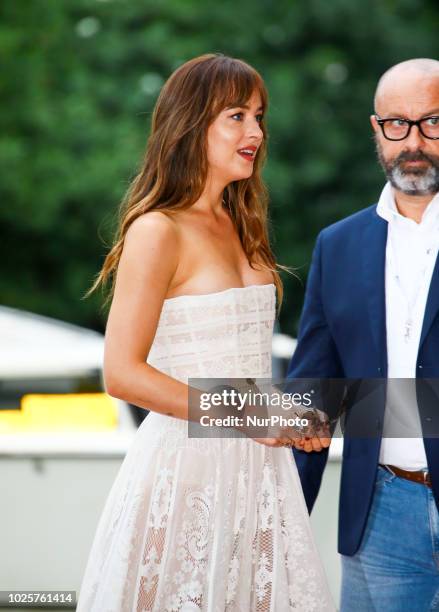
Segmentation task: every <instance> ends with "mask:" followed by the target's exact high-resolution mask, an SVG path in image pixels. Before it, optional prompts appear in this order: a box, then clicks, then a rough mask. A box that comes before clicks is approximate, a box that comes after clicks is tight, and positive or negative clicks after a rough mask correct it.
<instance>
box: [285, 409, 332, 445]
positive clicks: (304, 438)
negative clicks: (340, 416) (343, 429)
mask: <svg viewBox="0 0 439 612" xmlns="http://www.w3.org/2000/svg"><path fill="white" fill-rule="evenodd" d="M300 417H301V418H302V419H307V420H308V422H309V424H308V426H307V427H306V428H304V429H303V430H302V432H301V434H302V435H301V436H300V437H294V438H293V444H292V446H294V448H296V449H297V450H302V451H305V452H307V453H310V452H312V451H316V452H320V451H322V450H323V449H324V448H329V445H330V444H331V431H330V427H329V421H328V418H327V416H326V414H325V413H324V412H322V411H321V410H318V409H317V408H314V409H312V410H307V411H306V412H304V413H302V414H301V415H300Z"/></svg>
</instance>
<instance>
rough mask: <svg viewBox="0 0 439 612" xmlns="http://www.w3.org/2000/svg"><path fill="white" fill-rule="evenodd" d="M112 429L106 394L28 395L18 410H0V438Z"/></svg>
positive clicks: (112, 405) (112, 406)
mask: <svg viewBox="0 0 439 612" xmlns="http://www.w3.org/2000/svg"><path fill="white" fill-rule="evenodd" d="M115 427H117V405H116V402H115V401H114V399H113V398H111V397H110V396H109V395H107V394H106V393H75V394H52V393H51V394H44V395H43V394H38V395H37V394H29V395H23V397H22V398H21V410H0V434H2V433H18V432H36V431H38V432H43V431H44V432H52V431H64V432H72V431H103V430H108V429H114V428H115Z"/></svg>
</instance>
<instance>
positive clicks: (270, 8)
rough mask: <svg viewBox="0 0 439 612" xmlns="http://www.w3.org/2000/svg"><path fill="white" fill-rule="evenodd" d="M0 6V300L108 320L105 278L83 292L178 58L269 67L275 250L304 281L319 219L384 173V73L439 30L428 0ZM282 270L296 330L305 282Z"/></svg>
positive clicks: (341, 210) (286, 317)
mask: <svg viewBox="0 0 439 612" xmlns="http://www.w3.org/2000/svg"><path fill="white" fill-rule="evenodd" d="M0 16H1V20H0V58H2V59H1V60H0V61H1V68H2V70H1V73H2V79H1V83H0V95H1V100H2V105H1V112H0V126H1V138H0V168H1V175H2V176H1V184H0V197H1V202H2V205H1V208H0V227H1V234H0V236H1V240H0V255H1V258H2V261H3V263H4V264H5V263H6V262H8V265H3V268H2V274H1V281H0V283H1V284H0V302H1V303H3V304H7V305H12V306H16V307H21V308H25V309H29V310H33V311H36V312H41V313H43V314H47V315H50V316H55V317H58V318H61V319H66V320H69V321H73V322H77V323H79V324H83V325H87V326H90V327H95V328H98V329H101V330H102V329H103V327H104V314H103V313H102V312H101V311H100V310H99V304H100V302H101V298H100V294H99V293H97V294H96V295H95V296H94V297H92V298H90V299H88V300H81V296H82V295H83V294H84V293H85V291H86V290H87V289H88V287H89V286H90V284H91V282H92V279H93V277H94V275H95V274H96V273H97V271H98V270H99V268H100V265H101V263H102V261H103V257H104V254H105V251H106V246H105V243H106V244H107V245H108V244H109V243H110V242H111V238H112V232H113V230H114V219H115V214H116V212H117V208H118V203H119V201H120V199H121V197H122V195H123V193H124V192H125V190H126V187H127V185H128V183H129V180H130V178H131V177H132V175H133V174H134V172H135V170H136V167H137V165H138V163H139V161H140V159H141V157H142V153H143V150H144V148H145V142H146V139H147V135H148V123H149V117H150V113H151V110H152V108H153V105H154V101H155V99H156V96H157V93H158V91H159V89H160V87H161V85H162V83H163V82H164V80H165V79H166V78H167V77H168V76H169V74H170V73H171V72H172V70H173V69H175V68H176V67H177V66H178V65H179V64H181V63H182V62H183V61H185V60H187V59H189V58H191V57H193V56H195V55H199V54H201V53H206V52H223V53H226V54H229V55H232V56H237V57H241V58H243V59H245V60H247V61H248V62H250V63H251V64H253V65H254V66H255V67H256V68H258V70H260V72H261V73H262V74H263V76H264V77H265V79H266V82H267V85H268V89H269V92H270V98H271V106H270V111H269V117H268V123H269V129H270V146H269V160H268V163H267V167H266V170H265V178H266V180H267V182H268V185H269V188H270V193H271V201H272V212H271V217H272V230H273V239H274V245H275V251H276V253H277V256H278V259H279V261H280V262H281V263H284V264H288V265H291V266H293V267H295V268H298V270H299V274H300V276H301V277H302V279H303V281H304V280H305V278H306V273H307V269H308V266H309V262H310V256H311V251H312V247H313V244H314V241H315V238H316V235H317V233H318V232H319V230H320V229H322V228H323V227H324V226H326V225H328V224H330V223H332V222H334V221H337V220H338V219H340V218H342V217H344V216H346V215H348V214H350V213H352V212H354V211H356V210H359V209H361V208H363V207H365V206H367V205H369V204H371V203H372V202H374V201H375V200H376V198H377V196H378V194H379V191H380V189H381V186H382V182H383V179H382V175H381V173H380V170H379V168H378V165H377V163H376V161H375V153H374V147H373V142H372V139H371V132H370V128H369V119H368V116H369V114H370V113H371V111H372V98H373V93H374V88H375V84H376V81H377V79H378V78H379V76H380V75H381V73H382V72H383V71H384V70H386V69H387V68H388V67H389V66H391V65H392V64H394V63H397V62H399V61H402V60H404V59H408V58H410V57H437V56H438V46H439V45H438V38H437V31H438V25H439V23H438V21H439V19H438V16H439V11H438V8H437V4H436V2H434V0H428V1H424V2H422V1H421V0H399V1H398V0H372V1H369V2H352V0H333V1H332V2H327V1H324V0H307V1H306V0H295V1H294V0H278V1H277V2H276V3H273V2H268V0H263V1H260V2H256V3H255V2H253V1H249V0H241V2H239V3H236V2H231V1H230V0H224V1H223V2H203V1H201V0H198V1H196V0H154V1H153V0H149V1H144V2H129V1H128V0H107V1H103V0H100V1H98V0H63V2H56V1H48V0H33V2H26V3H25V2H17V1H16V0H3V2H2V3H1V5H0ZM103 241H104V242H103ZM284 280H285V284H286V287H285V288H286V300H285V303H284V307H283V314H282V317H281V326H282V328H283V329H284V330H285V331H287V332H289V333H295V332H296V330H297V322H298V316H299V313H300V309H301V304H302V300H303V290H304V282H302V283H300V282H299V281H297V280H296V279H295V278H294V277H290V276H286V277H284Z"/></svg>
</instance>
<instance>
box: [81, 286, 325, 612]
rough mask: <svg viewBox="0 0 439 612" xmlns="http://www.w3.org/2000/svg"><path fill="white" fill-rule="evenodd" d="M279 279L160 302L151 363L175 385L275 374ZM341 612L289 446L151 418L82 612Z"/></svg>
mask: <svg viewBox="0 0 439 612" xmlns="http://www.w3.org/2000/svg"><path fill="white" fill-rule="evenodd" d="M274 315H275V288H274V285H256V286H251V287H244V288H241V289H229V290H226V291H222V292H218V293H212V294H207V295H203V296H180V297H178V298H172V299H169V300H165V302H164V305H163V310H162V313H161V317H160V321H159V324H158V328H157V332H156V336H155V339H154V343H153V346H152V349H151V351H150V355H149V357H148V362H150V363H151V364H152V365H154V366H155V367H157V368H158V369H160V370H162V371H163V372H166V373H168V374H170V375H171V376H173V377H175V378H178V379H179V380H182V381H187V379H188V378H189V377H197V378H203V377H209V378H223V377H255V378H258V377H260V378H262V377H265V378H268V377H270V375H271V339H272V330H273V322H274ZM288 610H293V611H295V612H324V611H328V610H331V611H333V610H335V608H334V605H333V603H332V600H331V596H330V593H329V589H328V585H327V582H326V578H325V576H324V572H323V569H322V566H321V562H320V559H319V556H318V553H317V549H316V546H315V543H314V539H313V535H312V532H311V527H310V522H309V518H308V513H307V509H306V505H305V502H304V499H303V494H302V489H301V485H300V480H299V477H298V473H297V468H296V465H295V462H294V458H293V455H292V453H291V450H289V449H287V448H270V447H267V446H265V445H262V444H259V443H257V442H255V441H254V440H251V439H248V438H203V439H201V438H189V437H188V435H187V422H186V421H183V420H181V419H175V418H173V417H169V416H164V415H161V414H158V413H155V412H151V413H150V414H149V415H148V416H147V418H146V419H145V420H144V421H143V423H142V425H141V426H140V427H139V430H138V432H137V433H136V436H135V438H134V441H133V444H132V446H131V447H130V449H129V451H128V453H127V455H126V457H125V459H124V461H123V463H122V465H121V467H120V469H119V472H118V474H117V477H116V479H115V481H114V483H113V486H112V488H111V490H110V493H109V496H108V498H107V501H106V504H105V507H104V511H103V513H102V515H101V518H100V520H99V524H98V527H97V530H96V534H95V538H94V541H93V545H92V549H91V552H90V555H89V559H88V563H87V567H86V571H85V575H84V579H83V583H82V587H81V591H80V598H79V602H78V607H77V611H78V612H200V611H203V612H204V611H205V612H251V611H255V612H286V611H288Z"/></svg>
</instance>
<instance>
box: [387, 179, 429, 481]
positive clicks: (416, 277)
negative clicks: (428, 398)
mask: <svg viewBox="0 0 439 612" xmlns="http://www.w3.org/2000/svg"><path fill="white" fill-rule="evenodd" d="M377 214H378V215H380V216H381V217H382V218H383V219H385V220H386V221H387V222H388V224H389V227H388V236H387V246H386V269H385V299H386V332H387V363H388V374H387V375H388V378H389V382H388V389H387V400H386V410H385V417H384V429H383V439H382V443H381V449H380V457H379V461H380V463H385V464H391V465H395V466H397V467H400V468H402V469H405V470H421V469H425V468H426V467H427V459H426V456H425V449H424V443H423V439H422V431H421V426H420V421H419V413H418V410H417V403H416V391H415V382H414V380H413V379H415V377H416V362H417V356H418V350H419V341H420V337H421V331H422V323H423V320H424V313H425V306H426V303H427V297H428V291H429V288H430V283H431V278H432V274H433V270H434V266H435V263H436V258H437V255H438V246H439V194H436V195H435V196H434V197H433V199H432V200H431V202H430V203H429V204H428V206H427V208H426V209H425V211H424V214H423V216H422V220H421V222H420V223H416V222H415V221H413V219H409V218H407V217H404V216H403V215H401V214H400V213H399V211H398V209H397V207H396V204H395V199H394V195H393V190H392V187H391V185H390V183H387V184H386V185H385V187H384V189H383V191H382V193H381V197H380V199H379V202H378V206H377ZM408 320H411V321H412V324H411V326H409V327H410V329H409V335H408V337H407V330H408V326H407V322H408ZM401 378H402V379H406V380H403V381H396V380H392V379H401ZM409 379H412V380H409ZM404 432H407V435H408V436H410V437H407V438H404V437H395V435H403V433H404ZM413 432H417V433H415V434H413ZM386 433H387V435H388V436H389V437H385V436H386ZM390 436H392V437H390Z"/></svg>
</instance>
